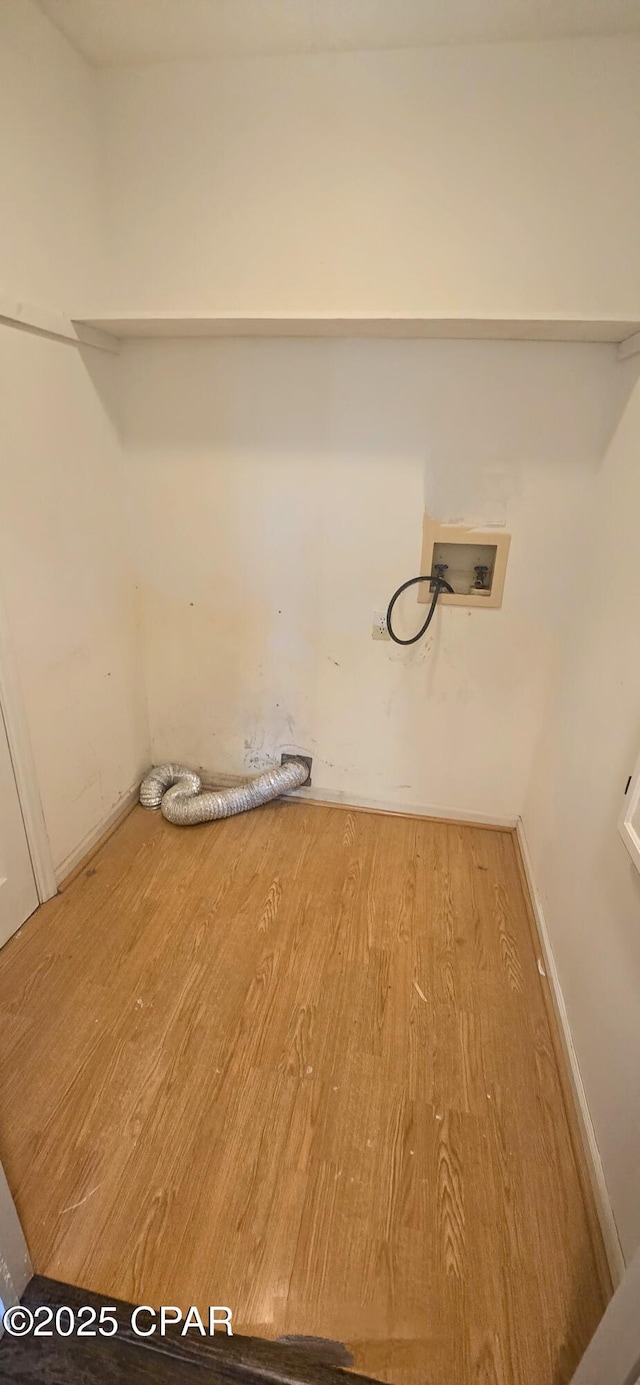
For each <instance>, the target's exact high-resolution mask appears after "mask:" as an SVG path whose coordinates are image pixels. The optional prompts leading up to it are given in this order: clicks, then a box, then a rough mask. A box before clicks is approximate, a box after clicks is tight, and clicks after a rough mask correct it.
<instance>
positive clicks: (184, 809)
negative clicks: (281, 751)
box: [140, 760, 309, 827]
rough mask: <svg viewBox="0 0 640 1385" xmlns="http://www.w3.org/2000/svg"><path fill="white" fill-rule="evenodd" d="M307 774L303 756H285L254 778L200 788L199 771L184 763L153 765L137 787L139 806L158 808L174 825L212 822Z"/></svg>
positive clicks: (290, 785) (294, 785) (265, 798)
mask: <svg viewBox="0 0 640 1385" xmlns="http://www.w3.org/2000/svg"><path fill="white" fill-rule="evenodd" d="M308 778H309V769H308V766H307V765H306V764H305V763H304V761H303V760H288V761H287V762H286V764H284V765H276V766H274V768H273V769H268V770H265V772H264V774H259V775H258V777H257V779H249V780H247V782H246V784H237V785H234V786H233V788H230V789H203V787H202V780H201V779H200V775H199V774H196V773H195V771H194V770H191V769H187V768H186V766H185V765H154V767H153V769H151V770H149V773H148V774H147V775H145V777H144V779H143V781H142V784H141V787H140V802H141V804H142V806H143V808H160V809H161V811H162V815H163V817H165V818H167V819H168V821H169V822H174V823H176V824H177V826H178V827H189V826H191V824H192V823H195V822H214V821H215V820H216V819H217V818H230V817H233V815H234V813H246V812H248V810H249V809H250V808H258V807H259V806H260V804H261V803H268V802H269V800H270V799H272V798H278V796H279V795H280V794H282V793H290V792H291V790H292V789H299V788H301V786H302V785H303V784H306V782H307V779H308Z"/></svg>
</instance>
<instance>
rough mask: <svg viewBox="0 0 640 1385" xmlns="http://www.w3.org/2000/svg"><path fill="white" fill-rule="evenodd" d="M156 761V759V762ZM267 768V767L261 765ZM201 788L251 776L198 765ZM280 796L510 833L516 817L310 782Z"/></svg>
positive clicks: (224, 786)
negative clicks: (373, 795) (391, 798)
mask: <svg viewBox="0 0 640 1385" xmlns="http://www.w3.org/2000/svg"><path fill="white" fill-rule="evenodd" d="M157 763H158V764H159V763H160V761H157ZM265 768H267V766H265ZM197 772H198V774H199V775H200V778H201V780H202V785H203V788H207V789H209V788H211V789H228V788H235V787H236V785H238V784H246V782H247V780H248V779H252V778H254V775H248V774H231V773H229V772H228V771H227V770H218V771H215V770H210V769H207V768H205V767H203V766H199V767H198V771H197ZM282 797H283V798H286V799H296V800H299V801H301V802H306V803H317V804H319V806H321V807H323V808H330V807H337V808H360V809H362V811H363V812H369V813H394V814H395V815H396V817H405V818H433V819H434V820H435V821H436V822H450V823H453V824H454V825H455V824H456V823H464V824H467V823H468V824H469V825H470V826H471V827H490V828H493V829H495V830H498V831H501V832H513V830H514V828H515V826H516V824H517V821H518V819H517V817H515V816H513V817H500V815H499V814H494V813H474V812H467V811H466V810H465V809H463V808H462V809H461V808H448V807H443V806H442V805H432V804H427V805H425V804H424V803H394V802H390V801H389V800H388V799H383V798H368V797H366V796H364V797H363V796H362V795H361V794H354V793H351V792H350V790H348V789H321V788H319V787H318V786H317V785H315V784H312V785H311V787H310V788H308V789H305V788H302V789H292V791H291V793H287V794H282Z"/></svg>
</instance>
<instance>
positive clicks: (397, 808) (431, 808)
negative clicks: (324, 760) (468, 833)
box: [284, 785, 517, 832]
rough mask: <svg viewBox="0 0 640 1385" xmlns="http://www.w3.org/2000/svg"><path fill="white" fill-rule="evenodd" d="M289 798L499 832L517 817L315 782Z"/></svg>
mask: <svg viewBox="0 0 640 1385" xmlns="http://www.w3.org/2000/svg"><path fill="white" fill-rule="evenodd" d="M284 797H286V798H290V799H294V798H295V799H300V800H304V801H306V802H307V803H318V804H322V805H323V806H325V807H338V808H360V809H362V810H363V811H365V812H370V813H393V814H395V816H396V817H405V818H434V819H435V820H436V821H438V822H451V823H454V824H455V823H463V824H465V825H469V826H471V827H489V828H493V829H494V830H496V829H497V830H498V831H501V832H508V831H511V832H512V831H513V829H514V827H515V826H516V823H517V818H515V817H511V818H503V817H500V816H497V815H494V814H492V813H473V812H466V811H465V810H464V809H459V808H446V807H442V806H436V805H431V804H429V805H425V804H424V803H390V802H389V801H388V800H385V799H380V798H367V797H362V796H361V795H360V794H353V793H349V792H348V791H345V790H342V789H320V788H316V787H315V786H314V785H312V787H311V788H310V789H304V788H302V789H294V790H293V792H292V793H288V794H286V795H284Z"/></svg>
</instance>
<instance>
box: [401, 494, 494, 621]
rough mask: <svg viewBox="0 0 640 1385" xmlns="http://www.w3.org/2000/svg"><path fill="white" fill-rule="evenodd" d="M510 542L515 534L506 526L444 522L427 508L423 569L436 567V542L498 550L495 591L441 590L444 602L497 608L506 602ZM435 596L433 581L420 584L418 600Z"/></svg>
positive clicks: (423, 600)
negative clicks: (430, 586)
mask: <svg viewBox="0 0 640 1385" xmlns="http://www.w3.org/2000/svg"><path fill="white" fill-rule="evenodd" d="M510 543H511V535H510V534H505V533H504V532H503V530H499V531H498V530H493V529H472V528H470V527H468V526H467V525H466V524H441V523H440V521H439V520H438V519H432V517H431V515H430V514H427V512H426V510H425V515H424V526H423V536H422V567H421V569H420V571H421V572H425V573H429V572H432V571H433V562H434V549H435V546H436V544H437V545H442V544H447V545H448V544H451V545H454V544H463V545H464V546H465V547H466V548H469V547H470V546H473V547H477V548H483V547H485V546H487V547H490V548H491V549H492V550H494V551H495V557H494V559H493V573H492V581H491V591H490V592H478V593H477V595H476V593H475V592H472V591H468V592H454V594H453V595H451V594H450V593H449V592H441V593H440V603H441V605H443V606H482V607H484V609H485V610H491V609H493V610H495V609H496V608H497V607H498V606H501V605H502V593H503V590H504V579H505V574H506V570H507V558H508V556H509V545H510ZM445 576H446V573H445ZM431 599H432V592H430V590H429V583H428V582H421V583H420V585H419V587H418V601H420V602H422V603H423V604H424V603H426V602H430V601H431Z"/></svg>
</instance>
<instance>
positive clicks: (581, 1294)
mask: <svg viewBox="0 0 640 1385" xmlns="http://www.w3.org/2000/svg"><path fill="white" fill-rule="evenodd" d="M546 986H547V983H546V981H545V980H544V979H543V978H542V977H541V976H540V974H539V971H538V967H537V962H536V949H535V942H534V935H533V934H532V931H531V924H530V917H529V914H528V911H527V904H526V900H525V896H524V893H523V889H522V884H521V876H520V873H519V866H518V857H517V847H516V842H515V838H514V836H513V834H511V833H509V832H500V831H492V830H487V829H483V828H473V827H462V826H455V825H449V824H445V823H437V822H430V821H428V820H426V819H417V818H410V817H406V818H403V817H395V816H389V815H387V816H385V815H379V814H375V813H367V812H355V811H354V812H352V811H349V810H346V809H339V808H333V807H326V808H324V807H318V806H316V805H310V804H301V803H291V802H290V803H284V802H281V803H277V804H272V805H270V806H269V807H266V808H262V809H260V810H259V811H257V812H254V813H249V814H246V815H244V816H242V817H238V818H233V819H230V820H229V821H226V822H220V823H213V824H209V825H207V826H203V827H193V828H188V829H180V828H175V827H171V826H170V825H169V824H167V823H166V822H164V821H163V819H162V818H161V817H160V816H159V815H155V814H150V813H145V812H144V811H143V810H142V809H140V808H137V809H135V811H134V812H133V813H132V814H131V815H130V817H129V818H128V819H127V820H126V822H125V823H124V824H123V825H122V826H121V827H120V828H119V830H118V831H117V832H116V833H115V835H114V836H113V837H112V838H111V839H110V841H109V842H108V843H107V844H106V846H105V847H104V848H103V850H102V851H101V852H100V853H99V854H98V855H97V856H96V857H95V858H94V859H93V861H92V862H91V863H90V865H89V866H88V867H87V868H86V869H85V870H84V871H83V872H82V873H81V874H80V875H79V876H78V878H77V879H76V880H75V881H74V883H73V884H72V885H71V886H70V887H69V889H68V890H66V891H65V892H64V893H63V894H62V895H60V896H59V897H58V898H57V899H55V900H53V901H51V902H50V903H49V904H48V905H46V906H45V907H44V908H42V909H41V910H39V911H38V913H37V914H36V915H34V917H33V918H32V919H31V920H30V921H29V922H28V923H27V924H26V925H25V926H24V927H23V929H22V930H21V932H20V933H19V934H18V935H16V937H15V938H13V939H12V940H11V942H10V943H9V944H8V945H7V946H6V947H5V948H4V950H3V951H2V953H1V954H0V1008H1V1016H2V1034H3V1043H2V1052H1V1058H2V1061H1V1070H0V1154H1V1157H2V1160H3V1163H4V1167H5V1171H6V1173H7V1177H8V1179H9V1183H10V1185H11V1188H12V1190H13V1193H14V1196H15V1198H16V1202H17V1205H18V1210H19V1212H20V1216H21V1218H22V1222H23V1225H24V1228H25V1232H26V1235H27V1240H28V1243H29V1246H30V1249H31V1252H32V1256H33V1259H34V1262H35V1267H36V1269H37V1271H38V1272H40V1273H42V1274H47V1275H50V1276H52V1277H55V1278H58V1279H64V1280H68V1281H70V1282H74V1283H76V1284H79V1285H82V1286H85V1287H87V1288H90V1289H93V1290H95V1291H97V1292H103V1293H107V1294H113V1295H117V1296H118V1297H119V1298H124V1299H131V1300H135V1301H138V1302H144V1303H148V1304H156V1305H159V1304H162V1303H167V1304H176V1305H178V1306H180V1307H182V1308H183V1309H186V1308H188V1307H189V1306H190V1305H191V1304H196V1305H198V1306H199V1307H200V1308H201V1309H202V1308H206V1307H207V1306H208V1305H209V1304H228V1305H229V1306H230V1307H231V1308H232V1310H233V1314H234V1324H235V1327H236V1329H237V1330H238V1331H245V1332H248V1333H254V1334H256V1335H263V1336H271V1337H275V1336H278V1335H280V1334H283V1333H297V1334H313V1335H317V1336H323V1337H329V1338H334V1339H337V1340H339V1341H341V1342H344V1343H346V1344H347V1345H348V1346H349V1347H350V1349H351V1350H352V1352H353V1354H354V1358H355V1368H356V1369H357V1370H360V1371H361V1372H362V1373H364V1374H369V1375H372V1376H377V1377H379V1378H381V1379H382V1380H385V1381H392V1382H395V1383H396V1385H469V1383H470V1382H477V1385H516V1382H517V1385H563V1382H566V1381H567V1380H569V1378H570V1376H571V1374H572V1371H573V1369H574V1367H575V1365H576V1363H577V1360H578V1358H579V1356H580V1354H581V1351H582V1349H583V1348H584V1346H585V1345H586V1342H587V1341H588V1339H589V1337H590V1335H591V1333H592V1332H593V1330H594V1328H595V1326H596V1324H597V1322H598V1320H599V1317H600V1315H601V1313H602V1311H603V1308H604V1305H605V1302H606V1298H607V1294H608V1291H609V1285H608V1279H607V1273H606V1269H605V1268H604V1259H603V1253H602V1246H601V1242H600V1238H599V1234H598V1231H597V1228H596V1223H595V1218H594V1212H593V1207H592V1205H591V1201H590V1195H589V1192H588V1187H587V1184H586V1182H585V1177H584V1170H583V1167H582V1163H581V1156H580V1154H579V1152H578V1150H579V1147H578V1145H577V1141H576V1138H575V1130H574V1128H573V1127H574V1121H575V1118H574V1116H573V1115H572V1112H571V1108H570V1103H569V1102H568V1100H567V1094H566V1093H567V1088H566V1077H565V1075H564V1073H563V1071H562V1067H561V1065H560V1066H559V1064H558V1059H557V1046H556V1035H555V1032H554V1026H553V1022H552V1020H551V1019H550V1014H551V1012H550V1010H549V1006H548V995H547V993H546Z"/></svg>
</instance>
